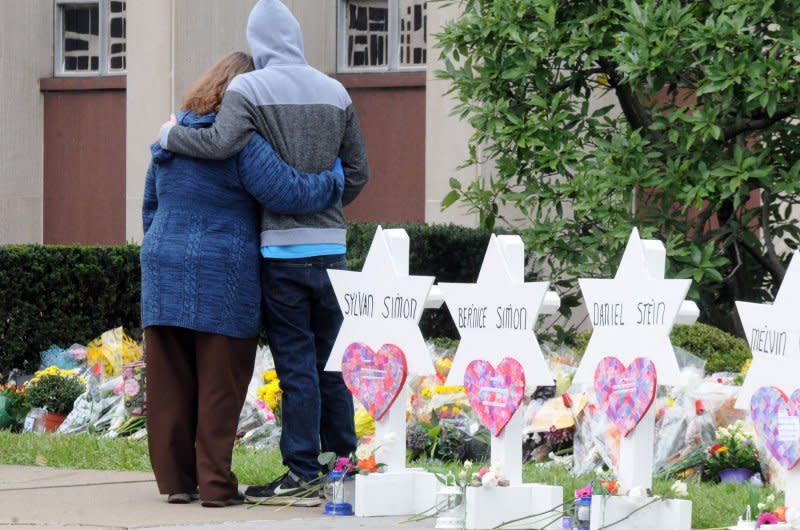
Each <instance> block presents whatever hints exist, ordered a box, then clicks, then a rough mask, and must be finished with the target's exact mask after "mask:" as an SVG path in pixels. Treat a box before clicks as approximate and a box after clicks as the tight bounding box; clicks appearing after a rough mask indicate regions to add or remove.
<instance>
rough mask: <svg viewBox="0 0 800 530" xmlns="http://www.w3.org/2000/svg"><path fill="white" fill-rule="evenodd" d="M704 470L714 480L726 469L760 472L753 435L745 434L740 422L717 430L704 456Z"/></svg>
mask: <svg viewBox="0 0 800 530" xmlns="http://www.w3.org/2000/svg"><path fill="white" fill-rule="evenodd" d="M705 469H706V472H707V473H708V474H709V475H710V476H711V477H714V478H716V477H718V476H719V473H720V471H724V470H726V469H746V470H748V471H752V472H758V471H760V470H761V465H760V463H759V460H758V450H757V449H756V446H755V443H754V441H753V435H752V434H750V433H748V432H745V430H744V422H743V421H742V420H737V421H736V422H735V423H733V424H732V425H729V426H728V427H720V428H719V429H717V431H716V439H715V441H714V444H713V445H712V446H711V447H709V449H708V453H707V454H706V460H705Z"/></svg>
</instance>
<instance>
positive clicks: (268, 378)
mask: <svg viewBox="0 0 800 530" xmlns="http://www.w3.org/2000/svg"><path fill="white" fill-rule="evenodd" d="M261 377H263V378H264V382H265V383H269V382H272V381H274V380H276V379H278V373H277V372H276V371H275V370H265V371H264V373H262V374H261Z"/></svg>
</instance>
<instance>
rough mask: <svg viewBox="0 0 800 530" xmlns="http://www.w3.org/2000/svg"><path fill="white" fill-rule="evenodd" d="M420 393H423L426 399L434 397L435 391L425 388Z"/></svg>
mask: <svg viewBox="0 0 800 530" xmlns="http://www.w3.org/2000/svg"><path fill="white" fill-rule="evenodd" d="M420 394H421V395H422V397H424V398H426V399H430V398H432V397H433V392H432V391H431V389H430V388H423V389H422V392H420Z"/></svg>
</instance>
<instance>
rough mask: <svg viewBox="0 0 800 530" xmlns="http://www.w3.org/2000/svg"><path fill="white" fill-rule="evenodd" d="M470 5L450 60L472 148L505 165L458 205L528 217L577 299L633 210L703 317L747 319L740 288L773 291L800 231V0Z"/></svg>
mask: <svg viewBox="0 0 800 530" xmlns="http://www.w3.org/2000/svg"><path fill="white" fill-rule="evenodd" d="M460 4H461V5H462V9H463V13H462V14H461V16H460V17H458V18H457V19H455V20H453V21H452V22H450V23H449V24H448V25H446V26H445V28H444V29H443V32H442V33H441V34H440V35H439V36H438V37H439V47H440V49H441V55H442V58H443V59H444V60H445V65H446V67H445V69H444V70H443V71H440V72H438V73H437V75H438V76H439V77H440V78H442V79H446V80H448V81H450V82H451V92H452V93H453V94H454V95H455V96H456V98H457V101H458V105H457V107H456V109H455V112H456V113H457V114H458V115H459V116H460V117H461V118H462V119H465V120H468V121H469V123H470V124H471V125H472V127H473V128H474V134H473V135H472V138H471V141H470V153H471V156H470V158H469V160H467V161H466V163H465V164H466V165H469V164H476V163H485V162H487V161H490V162H491V164H490V167H491V168H492V171H491V174H488V175H484V176H483V177H482V178H481V179H480V180H478V181H476V182H473V183H470V184H469V185H468V186H465V187H463V188H462V186H461V185H460V184H459V183H458V182H457V181H455V180H451V187H452V188H453V189H452V191H451V193H450V194H449V195H448V196H447V197H446V198H445V201H444V203H443V206H444V207H447V206H450V205H451V204H453V203H455V202H457V201H462V202H464V203H466V204H467V205H468V206H469V207H471V208H472V209H474V210H476V211H478V212H479V214H480V219H481V222H482V224H483V225H484V226H486V227H489V228H492V227H494V226H495V224H496V223H497V222H498V221H500V222H504V223H507V224H509V225H511V226H515V227H518V228H520V229H521V230H522V231H523V233H524V237H525V238H526V242H527V243H528V245H529V248H532V249H533V250H534V251H535V253H534V254H532V260H531V264H532V266H533V267H534V268H535V269H536V270H538V271H540V272H541V273H542V274H543V275H549V276H551V277H552V278H555V279H556V285H557V286H558V287H559V288H560V289H561V290H562V291H563V292H564V293H565V294H566V295H567V296H566V297H565V298H564V300H565V302H566V304H565V305H566V316H569V314H570V310H571V308H572V307H574V306H575V305H577V303H578V297H577V296H576V295H575V293H574V288H575V285H576V282H575V278H577V277H579V276H581V275H597V274H605V275H609V274H611V273H612V272H613V269H614V266H615V265H616V263H617V262H618V258H619V256H620V255H621V249H622V247H623V246H624V243H625V241H626V240H627V238H628V235H629V233H630V230H631V227H632V226H638V227H639V228H640V231H641V232H642V235H643V236H644V237H657V238H660V239H662V240H663V241H664V242H665V244H666V246H667V252H668V257H669V260H668V262H669V263H668V274H669V275H670V276H671V277H679V278H691V279H693V280H694V282H693V287H692V291H691V296H692V297H694V298H695V299H696V300H697V301H698V302H699V304H700V306H701V310H702V315H703V318H704V319H705V320H707V321H710V322H712V323H714V324H716V325H718V326H721V327H723V328H727V329H734V328H735V327H736V326H738V318H735V317H733V316H732V315H731V314H730V313H731V311H733V310H734V308H733V304H732V301H733V300H735V299H739V300H763V299H769V298H770V296H771V294H772V291H773V288H774V286H775V285H776V284H777V283H779V282H780V280H781V279H782V277H783V275H784V273H785V267H786V264H787V261H788V259H789V250H788V249H793V248H796V247H797V243H798V235H799V234H800V230H798V226H797V222H796V219H793V218H792V216H791V208H792V207H793V206H796V205H797V204H798V188H799V187H800V152H799V151H798V142H799V141H800V121H798V108H799V105H800V85H798V81H799V80H800V33H799V32H800V29H799V28H800V2H796V1H789V0H786V1H780V0H763V1H759V2H752V1H750V0H704V1H687V0H680V1H679V0H675V1H669V2H665V1H659V0H638V1H636V0H602V1H601V0H464V1H462V2H460ZM509 210H511V211H514V212H517V211H518V212H520V214H519V215H518V216H516V215H508V214H507V213H506V212H508V211H509ZM565 305H562V308H563V307H565ZM739 331H740V332H741V330H739Z"/></svg>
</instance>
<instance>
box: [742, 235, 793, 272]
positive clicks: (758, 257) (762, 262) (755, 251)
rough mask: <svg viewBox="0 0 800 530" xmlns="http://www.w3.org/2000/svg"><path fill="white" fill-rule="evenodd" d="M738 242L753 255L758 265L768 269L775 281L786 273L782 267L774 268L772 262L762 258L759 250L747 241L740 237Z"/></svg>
mask: <svg viewBox="0 0 800 530" xmlns="http://www.w3.org/2000/svg"><path fill="white" fill-rule="evenodd" d="M739 243H741V245H742V246H743V247H744V249H745V250H746V251H747V253H748V254H750V255H751V256H752V257H753V259H755V260H756V261H757V262H758V264H759V265H761V266H762V267H764V268H765V269H767V270H768V271H769V273H770V275H771V276H772V277H773V278H774V279H775V280H776V281H777V279H778V278H783V276H784V274H785V273H786V271H785V270H783V267H781V268H780V269H777V270H776V269H775V268H774V267H773V264H772V263H771V262H770V261H769V260H767V259H766V258H764V256H763V255H762V254H761V252H759V251H758V249H754V248H753V247H751V246H750V245H748V244H747V241H745V240H744V239H740V240H739Z"/></svg>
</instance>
